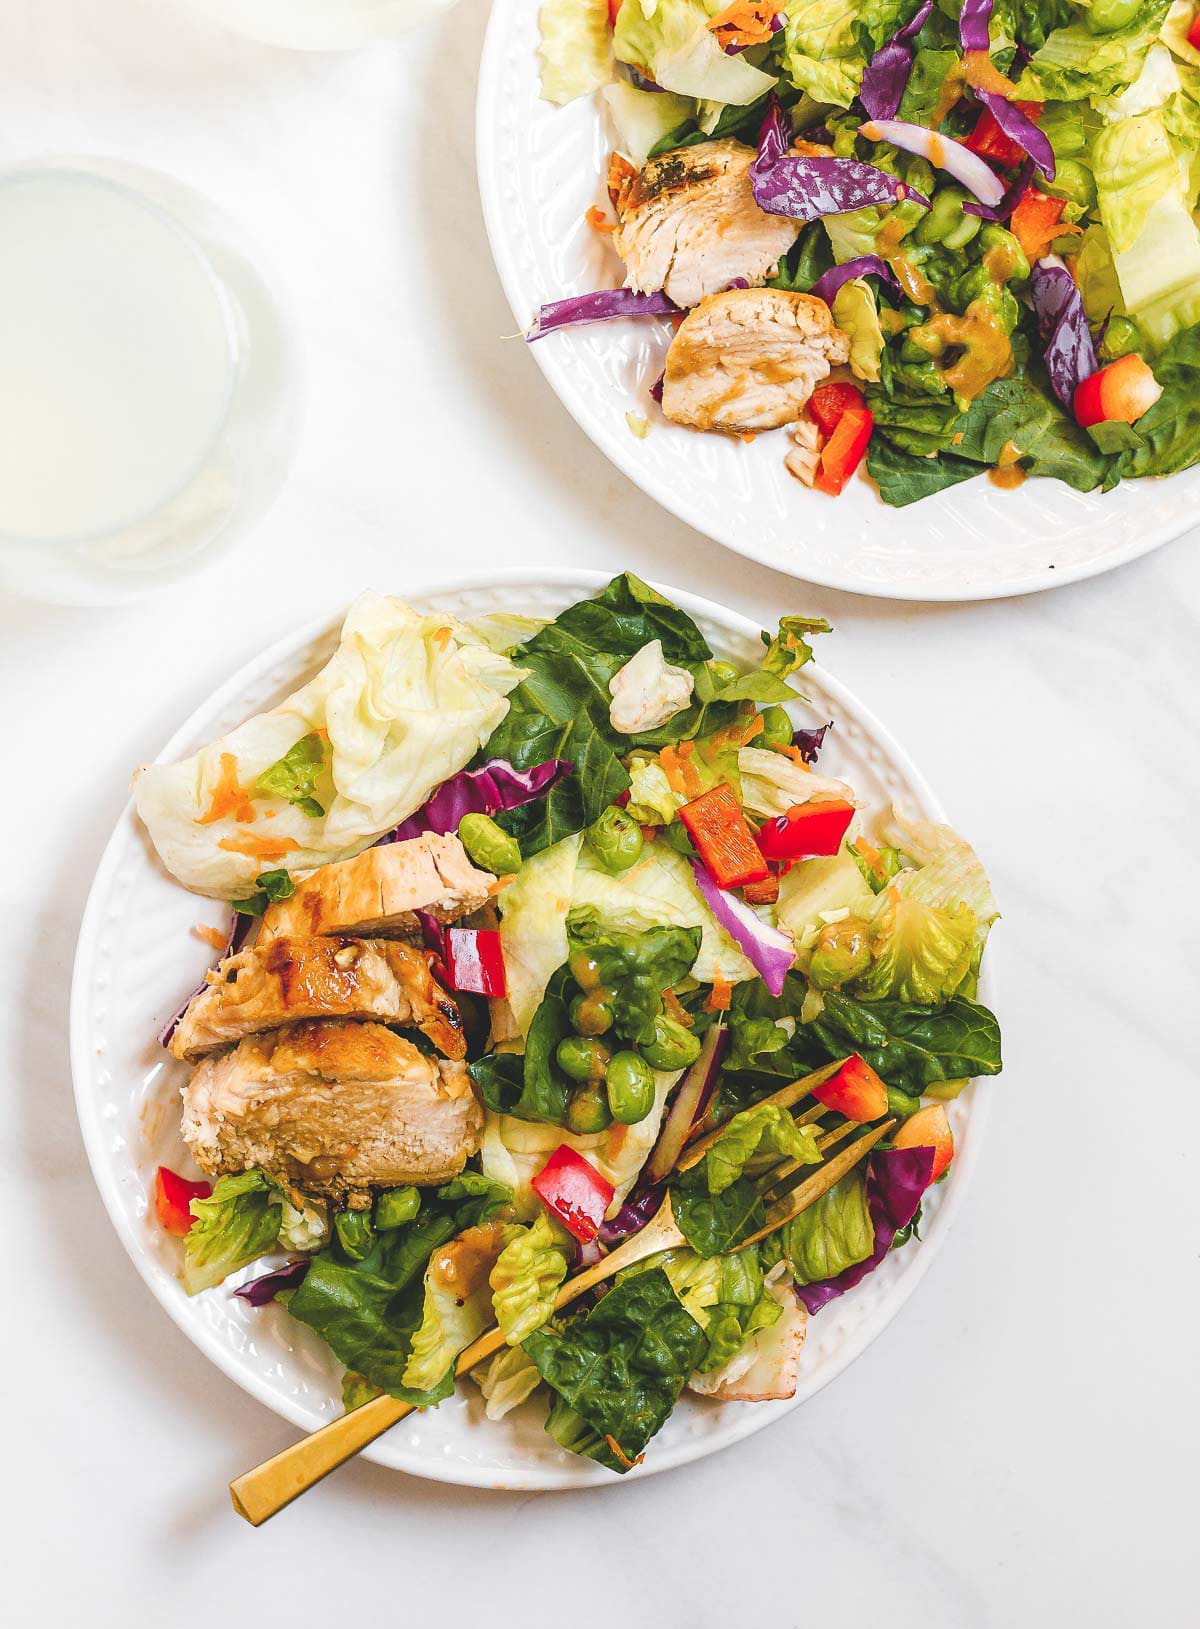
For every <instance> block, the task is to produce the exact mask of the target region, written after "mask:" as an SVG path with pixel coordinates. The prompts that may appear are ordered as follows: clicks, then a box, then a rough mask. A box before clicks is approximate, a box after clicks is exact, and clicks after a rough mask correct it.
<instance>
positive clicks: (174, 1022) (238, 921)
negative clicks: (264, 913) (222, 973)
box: [158, 911, 258, 1046]
mask: <svg viewBox="0 0 1200 1629" xmlns="http://www.w3.org/2000/svg"><path fill="white" fill-rule="evenodd" d="M257 920H258V918H257V917H255V916H245V915H243V913H242V912H241V911H234V913H233V921H232V922H231V923H230V924H229V937H228V939H226V941H225V949H224V950H223V951H222V952H221V954H220V955H219V956H218V957H217V959H216V961H215V962H214V963H213V967H219V966H220V964H221V963H222V962H223V961H224V960H225V958H226V957H227V956H232V955H233V954H234V952H235V951H238V950H240V949H241V948H242V946H243V945H244V944H245V942H246V939H247V937H248V936H249V933H250V929H251V928H252V927H253V926H254V924H255V923H256V922H257ZM209 971H210V972H211V971H212V969H211V968H210V969H209ZM207 989H208V979H207V978H204V979H201V981H200V983H199V984H198V985H197V986H196V988H195V989H194V990H191V991H189V993H188V994H187V995H186V996H184V998H183V1000H182V1001H181V1002H180V1003H179V1005H178V1007H176V1009H175V1011H174V1012H173V1013H172V1014H171V1016H170V1018H168V1019H167V1021H166V1023H165V1024H164V1025H163V1027H162V1028H161V1029H160V1030H159V1032H158V1044H159V1046H169V1045H170V1044H171V1037H172V1035H174V1033H175V1031H176V1030H177V1029H178V1028H179V1020H180V1019H181V1018H182V1017H183V1015H184V1013H185V1012H186V1011H187V1010H188V1008H189V1007H190V1006H191V1004H192V1002H193V1001H194V1000H195V999H196V997H197V996H198V995H201V994H202V993H203V992H204V991H205V990H207Z"/></svg>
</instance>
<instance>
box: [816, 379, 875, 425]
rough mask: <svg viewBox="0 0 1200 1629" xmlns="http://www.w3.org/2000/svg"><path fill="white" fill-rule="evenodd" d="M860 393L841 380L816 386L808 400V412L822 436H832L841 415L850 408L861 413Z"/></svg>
mask: <svg viewBox="0 0 1200 1629" xmlns="http://www.w3.org/2000/svg"><path fill="white" fill-rule="evenodd" d="M866 405H867V404H866V402H865V401H863V397H862V391H861V390H859V389H858V388H857V387H856V386H855V385H851V384H847V383H846V382H845V381H844V380H841V379H831V380H829V381H828V382H827V383H825V384H823V385H818V386H817V388H816V389H815V390H814V391H813V393H812V395H811V396H810V397H809V398H808V411H809V412H810V413H811V414H812V416H813V418H814V419H816V421H817V429H818V430H820V432H821V434H822V435H823V436H829V435H832V434H833V432H834V431H835V430H836V429H837V427H838V425H839V424H840V423H841V418H842V414H843V413H845V412H847V411H848V410H849V409H850V408H853V409H855V411H856V412H859V413H861V412H863V410H864V409H865V408H866Z"/></svg>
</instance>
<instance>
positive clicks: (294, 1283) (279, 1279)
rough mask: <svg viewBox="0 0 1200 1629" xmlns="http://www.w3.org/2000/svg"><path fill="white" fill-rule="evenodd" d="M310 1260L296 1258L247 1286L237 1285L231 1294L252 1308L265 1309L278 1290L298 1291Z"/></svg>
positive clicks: (306, 1257)
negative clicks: (246, 1302)
mask: <svg viewBox="0 0 1200 1629" xmlns="http://www.w3.org/2000/svg"><path fill="white" fill-rule="evenodd" d="M310 1259H311V1258H310V1257H308V1256H297V1257H295V1258H294V1259H293V1260H291V1261H289V1262H288V1264H287V1266H286V1267H273V1268H272V1269H271V1271H270V1272H269V1273H264V1274H263V1275H262V1277H261V1278H252V1279H251V1280H250V1282H249V1283H248V1284H241V1285H239V1287H238V1288H237V1289H236V1290H234V1292H233V1293H234V1295H236V1296H237V1298H238V1300H239V1301H248V1302H249V1304H250V1305H251V1306H252V1307H265V1306H267V1305H268V1304H269V1303H270V1302H272V1301H273V1300H274V1299H275V1297H276V1296H277V1295H278V1294H279V1292H280V1290H295V1289H299V1287H300V1285H301V1284H303V1282H304V1275H305V1274H306V1273H307V1272H308V1269H309V1263H310Z"/></svg>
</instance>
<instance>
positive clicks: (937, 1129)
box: [892, 1103, 954, 1182]
mask: <svg viewBox="0 0 1200 1629" xmlns="http://www.w3.org/2000/svg"><path fill="white" fill-rule="evenodd" d="M892 1142H893V1143H894V1144H895V1146H896V1147H897V1148H932V1149H933V1171H932V1174H931V1175H930V1178H929V1180H930V1182H936V1181H937V1179H938V1177H940V1176H941V1174H942V1172H943V1171H944V1170H945V1169H946V1167H947V1166H948V1165H949V1164H950V1161H951V1160H952V1159H953V1158H954V1133H953V1132H952V1131H951V1130H950V1121H949V1120H948V1119H947V1118H946V1111H945V1109H944V1108H943V1107H942V1105H941V1104H940V1103H929V1104H927V1105H926V1107H925V1108H923V1109H918V1110H917V1112H916V1113H915V1114H913V1115H910V1116H909V1118H908V1119H907V1120H906V1121H905V1122H904V1124H903V1125H902V1126H901V1127H900V1129H899V1131H898V1132H897V1133H896V1135H895V1136H894V1137H893V1138H892Z"/></svg>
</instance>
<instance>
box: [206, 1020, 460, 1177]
mask: <svg viewBox="0 0 1200 1629" xmlns="http://www.w3.org/2000/svg"><path fill="white" fill-rule="evenodd" d="M182 1097H183V1136H184V1140H185V1142H186V1143H187V1145H188V1147H189V1148H190V1149H191V1151H192V1153H193V1154H194V1155H195V1156H196V1160H197V1163H198V1164H199V1166H200V1169H201V1170H202V1171H205V1172H207V1173H208V1174H209V1175H210V1176H218V1175H221V1174H223V1173H226V1172H234V1171H248V1170H250V1169H251V1168H252V1167H255V1166H261V1167H262V1169H263V1170H265V1171H269V1172H270V1173H271V1174H272V1175H273V1176H277V1177H279V1178H280V1179H281V1180H282V1181H283V1182H285V1183H288V1184H294V1185H295V1186H296V1187H297V1188H301V1189H303V1190H304V1192H306V1193H312V1194H326V1195H329V1196H330V1197H333V1198H344V1197H347V1196H350V1195H353V1194H356V1193H360V1192H361V1191H362V1190H363V1189H365V1188H368V1187H372V1186H377V1185H381V1186H384V1187H392V1186H395V1185H397V1184H399V1183H406V1182H419V1183H431V1182H448V1181H449V1180H450V1178H451V1177H453V1176H456V1175H457V1173H458V1172H459V1171H461V1170H462V1168H463V1166H464V1165H465V1164H466V1162H467V1160H468V1159H469V1158H470V1156H471V1155H472V1154H474V1153H475V1151H476V1149H477V1148H478V1147H479V1138H480V1133H481V1131H482V1129H483V1111H482V1109H481V1108H480V1106H479V1104H478V1102H477V1101H476V1099H475V1095H474V1093H473V1091H472V1090H471V1081H470V1077H469V1075H468V1074H467V1070H466V1065H465V1064H462V1063H451V1062H448V1061H447V1060H446V1059H445V1058H431V1057H427V1056H426V1055H425V1054H424V1053H421V1052H418V1051H417V1049H416V1047H415V1046H413V1044H412V1043H411V1041H406V1040H405V1039H404V1038H403V1037H402V1036H399V1035H394V1034H393V1033H392V1031H391V1030H390V1029H385V1028H384V1026H383V1025H382V1024H349V1023H312V1024H294V1025H292V1026H291V1027H290V1028H288V1029H281V1030H275V1031H272V1032H271V1033H269V1034H266V1035H254V1036H251V1037H250V1038H249V1039H248V1040H245V1041H242V1042H241V1043H240V1045H238V1046H237V1047H235V1048H234V1049H233V1051H231V1052H225V1053H222V1054H221V1056H220V1057H215V1058H205V1060H204V1061H203V1062H202V1063H201V1064H200V1066H199V1068H198V1069H197V1070H196V1071H195V1073H194V1074H193V1076H192V1078H191V1081H190V1082H189V1083H188V1085H187V1086H185V1087H184V1088H183V1092H182Z"/></svg>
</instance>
